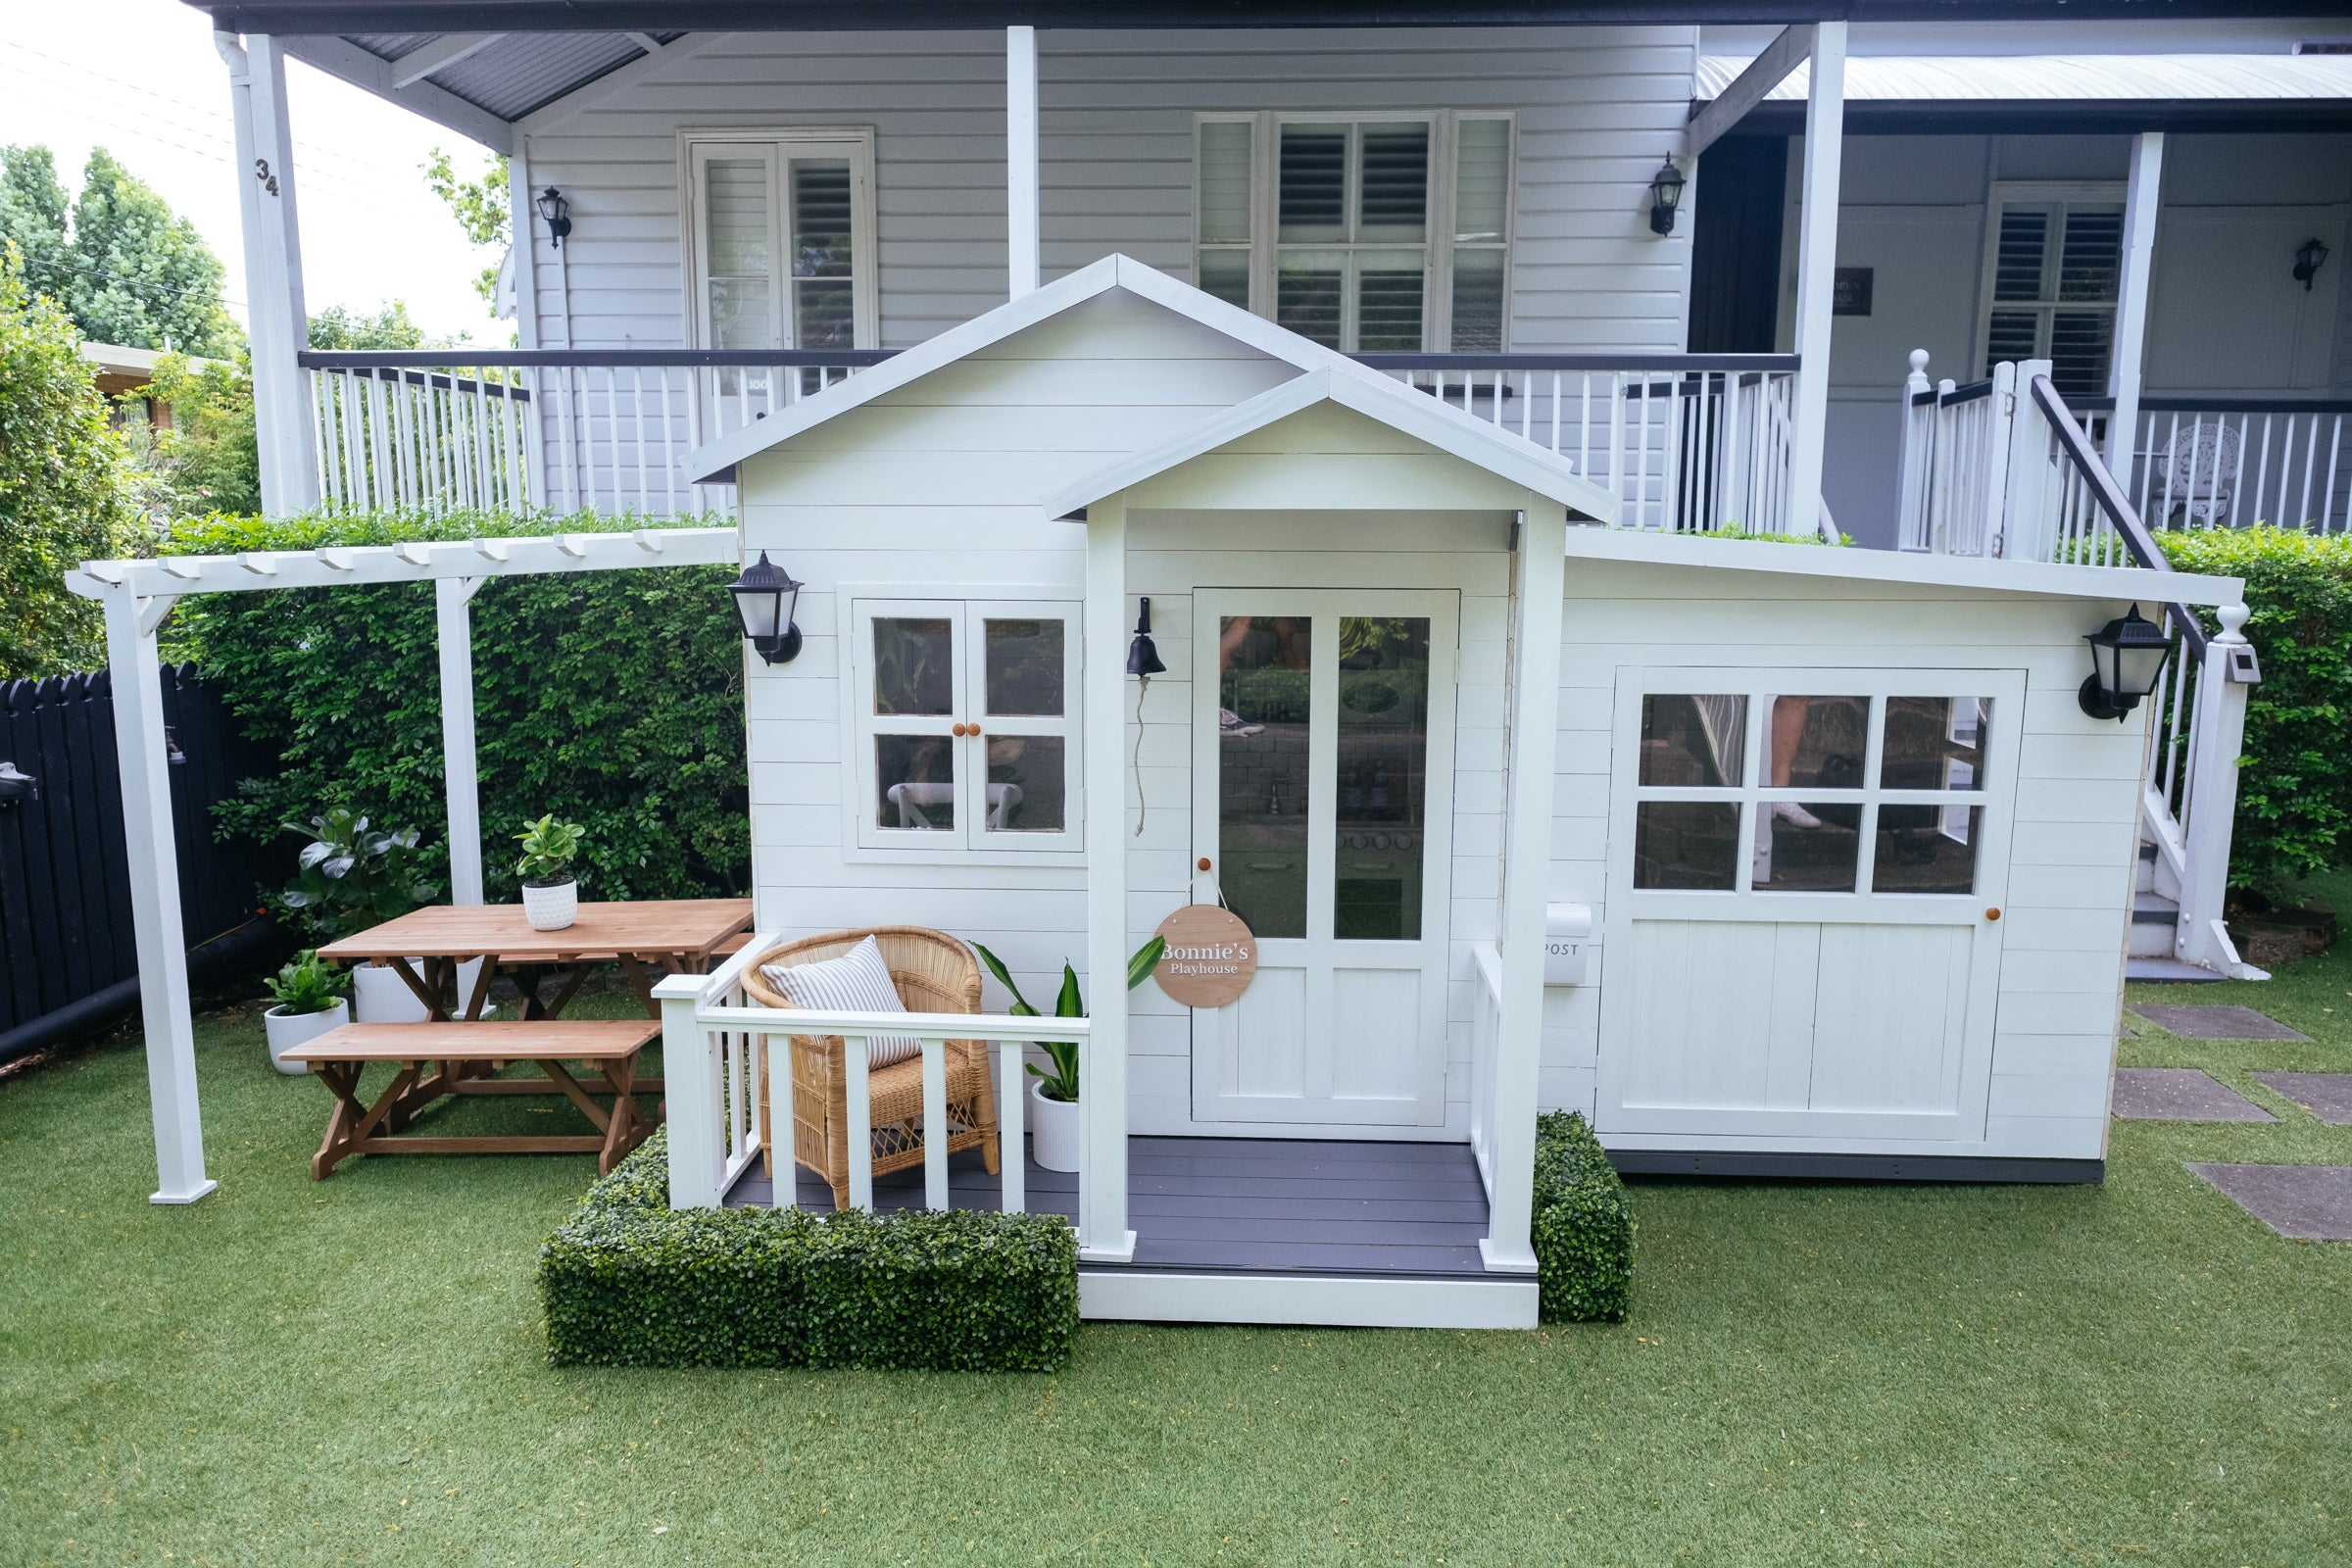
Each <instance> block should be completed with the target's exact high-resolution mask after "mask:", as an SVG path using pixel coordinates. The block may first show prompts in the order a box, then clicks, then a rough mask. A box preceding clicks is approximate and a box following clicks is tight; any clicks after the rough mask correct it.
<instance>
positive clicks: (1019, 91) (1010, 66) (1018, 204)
mask: <svg viewBox="0 0 2352 1568" xmlns="http://www.w3.org/2000/svg"><path fill="white" fill-rule="evenodd" d="M1038 183H1039V177H1038V166H1037V29H1036V28H1035V27H1006V28H1005V262H1006V266H1007V268H1008V269H1009V271H1010V277H1011V283H1012V288H1011V294H1012V298H1014V299H1016V300H1017V299H1019V298H1020V297H1021V296H1022V295H1024V294H1027V293H1029V292H1030V291H1032V290H1033V289H1035V288H1036V287H1037V283H1038V271H1039V265H1040V264H1039V260H1038V249H1039V238H1038V207H1039V199H1038Z"/></svg>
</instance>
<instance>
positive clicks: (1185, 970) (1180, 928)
mask: <svg viewBox="0 0 2352 1568" xmlns="http://www.w3.org/2000/svg"><path fill="white" fill-rule="evenodd" d="M1159 934H1160V935H1161V936H1163V937H1165V938H1167V941H1168V947H1167V951H1166V952H1164V953H1162V954H1161V955H1160V956H1159V964H1158V967H1156V968H1154V969H1153V970H1152V979H1154V980H1156V981H1158V982H1159V989H1160V990H1162V991H1164V992H1166V993H1167V994H1168V995H1169V996H1170V997H1172V998H1174V999H1175V1000H1176V1001H1178V1002H1181V1003H1183V1004H1184V1005H1186V1006H1188V1007H1222V1006H1224V1005H1226V1004H1227V1003H1229V1002H1232V1001H1233V1000H1235V999H1236V998H1238V997H1239V996H1240V995H1241V994H1242V993H1243V992H1245V991H1247V990H1249V989H1250V981H1251V980H1254V979H1255V978H1257V936H1256V934H1255V933H1254V932H1252V931H1251V930H1250V927H1249V926H1248V925H1247V924H1245V923H1244V922H1243V920H1242V917H1241V916H1240V915H1238V914H1236V913H1234V912H1233V911H1232V910H1231V909H1228V908H1225V907H1222V906H1220V905H1215V904H1188V905H1186V906H1185V907H1183V908H1181V909H1178V910H1177V911H1176V912H1175V913H1174V914H1171V915H1169V916H1168V917H1167V918H1166V919H1165V920H1162V921H1160V922H1159Z"/></svg>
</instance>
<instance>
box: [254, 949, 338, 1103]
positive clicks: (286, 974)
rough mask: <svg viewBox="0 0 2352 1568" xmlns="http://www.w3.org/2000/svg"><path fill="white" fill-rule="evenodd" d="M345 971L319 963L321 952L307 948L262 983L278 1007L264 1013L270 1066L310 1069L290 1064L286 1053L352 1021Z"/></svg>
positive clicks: (295, 1070) (284, 1069)
mask: <svg viewBox="0 0 2352 1568" xmlns="http://www.w3.org/2000/svg"><path fill="white" fill-rule="evenodd" d="M344 979H345V976H344V974H343V971H341V970H340V969H337V968H336V967H335V966H334V965H333V964H331V963H325V962H322V961H320V959H319V953H318V950H317V949H315V948H305V949H304V950H303V951H302V952H300V953H298V954H296V955H295V956H294V961H293V962H292V963H289V964H287V965H286V966H285V967H284V968H282V969H280V970H278V971H277V973H276V974H275V975H273V976H271V977H270V979H268V980H265V981H263V982H262V983H263V984H264V985H266V986H268V987H269V988H270V996H272V997H274V998H275V999H276V1000H277V1005H276V1006H274V1007H271V1008H270V1010H269V1011H268V1012H265V1013H263V1014H262V1030H263V1032H264V1033H265V1034H266V1035H267V1036H268V1037H269V1040H270V1066H272V1067H275V1068H276V1069H277V1070H278V1071H279V1072H282V1073H300V1072H306V1071H308V1070H309V1069H308V1068H306V1067H304V1066H303V1065H302V1063H300V1062H289V1061H287V1060H286V1059H285V1056H286V1053H287V1052H289V1051H292V1050H293V1049H294V1048H295V1047H296V1046H299V1045H301V1044H303V1043H304V1042H305V1041H309V1040H315V1039H317V1038H318V1037H319V1036H320V1035H322V1034H324V1033H326V1032H327V1031H328V1030H329V1029H333V1028H336V1027H338V1026H340V1025H342V1024H347V1023H349V1022H351V1004H350V1003H348V1002H346V1001H344V1000H343V984H344Z"/></svg>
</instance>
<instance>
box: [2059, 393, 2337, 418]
mask: <svg viewBox="0 0 2352 1568" xmlns="http://www.w3.org/2000/svg"><path fill="white" fill-rule="evenodd" d="M2074 406H2075V407H2076V408H2078V409H2080V410H2082V412H2083V413H2085V414H2113V413H2114V412H2115V399H2113V398H2107V397H2098V398H2077V399H2076V400H2075V403H2074ZM2139 412H2140V413H2142V414H2352V398H2141V399H2140V400H2139Z"/></svg>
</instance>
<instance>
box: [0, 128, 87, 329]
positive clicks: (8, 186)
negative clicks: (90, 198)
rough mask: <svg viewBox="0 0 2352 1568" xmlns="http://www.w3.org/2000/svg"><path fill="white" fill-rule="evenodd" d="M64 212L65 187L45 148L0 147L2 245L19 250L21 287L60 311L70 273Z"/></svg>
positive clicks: (0, 223)
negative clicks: (57, 305)
mask: <svg viewBox="0 0 2352 1568" xmlns="http://www.w3.org/2000/svg"><path fill="white" fill-rule="evenodd" d="M66 211H67V200H66V187H65V186H63V185H61V184H59V183H58V179H57V160H56V159H55V158H53V157H52V156H50V152H49V149H48V148H46V147H41V146H32V147H0V243H9V244H14V245H15V246H16V247H17V254H18V255H19V256H20V257H21V258H22V259H23V261H24V264H25V287H27V288H29V289H31V290H32V292H34V293H35V294H45V295H47V296H48V297H49V298H51V299H53V300H56V301H57V302H58V303H60V304H61V305H62V304H64V303H65V301H66V300H67V298H68V297H69V287H68V284H69V279H71V277H72V276H73V247H72V246H71V245H69V244H68V243H67V240H66Z"/></svg>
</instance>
